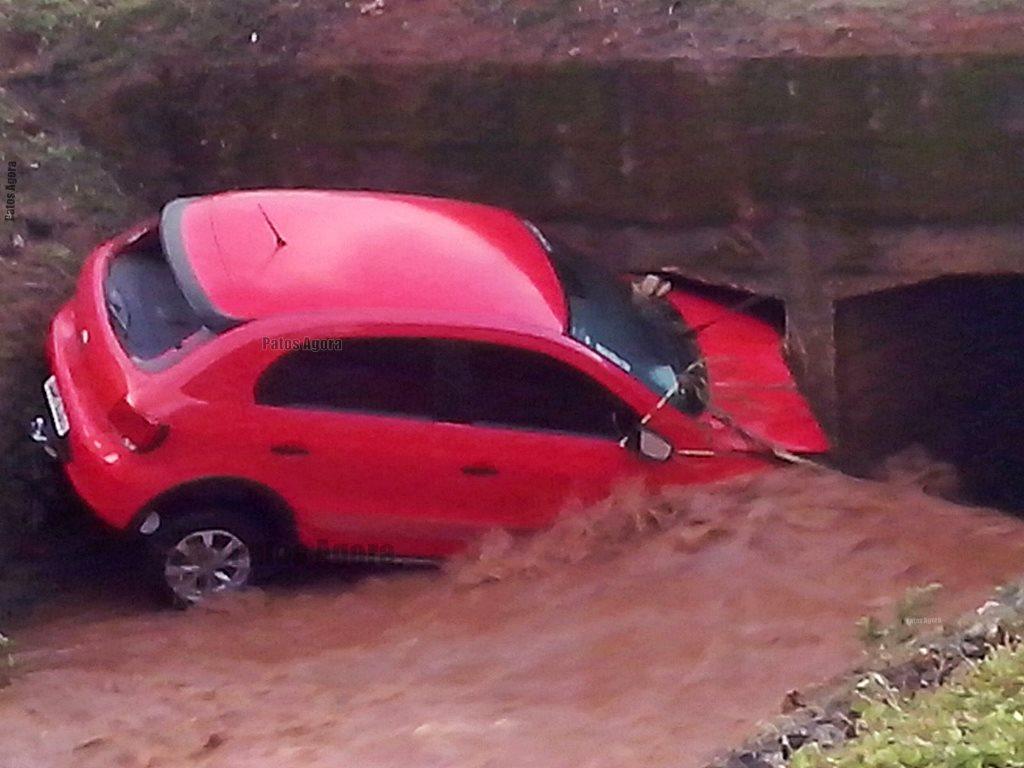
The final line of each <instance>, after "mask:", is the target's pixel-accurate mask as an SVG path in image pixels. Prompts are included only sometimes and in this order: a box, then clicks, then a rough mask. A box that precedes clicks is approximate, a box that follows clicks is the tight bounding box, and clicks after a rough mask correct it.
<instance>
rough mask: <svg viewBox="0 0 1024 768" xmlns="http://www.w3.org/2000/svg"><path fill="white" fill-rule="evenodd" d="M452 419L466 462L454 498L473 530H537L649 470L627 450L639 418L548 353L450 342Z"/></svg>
mask: <svg viewBox="0 0 1024 768" xmlns="http://www.w3.org/2000/svg"><path fill="white" fill-rule="evenodd" d="M441 371H442V379H443V381H444V383H445V385H446V386H447V387H448V388H449V390H450V391H451V392H453V393H454V394H453V395H452V396H451V399H450V401H449V403H448V404H447V406H446V411H445V418H447V420H448V421H450V422H453V423H455V424H456V426H455V427H454V428H452V429H451V430H450V431H449V432H448V435H447V439H446V442H447V444H448V446H449V447H450V449H451V450H452V451H453V452H454V453H455V454H457V455H458V456H459V462H460V470H459V471H460V481H461V482H460V485H459V490H458V492H457V494H455V496H456V497H457V498H458V500H459V502H460V508H461V514H462V516H463V519H464V520H465V521H466V523H467V528H473V529H476V530H477V531H482V530H486V529H488V528H494V527H501V528H506V529H512V530H529V529H536V528H541V527H544V526H547V525H549V524H550V523H551V522H552V521H553V520H554V519H555V518H556V516H557V515H558V513H559V512H560V511H561V510H563V509H565V508H566V507H567V505H571V504H573V503H580V504H588V503H592V502H594V501H597V500H599V499H601V498H603V497H606V496H607V495H608V494H610V493H611V492H612V491H613V490H614V489H615V488H616V486H620V485H627V484H629V483H631V482H636V481H638V480H639V479H640V478H641V477H642V476H643V473H644V469H645V467H644V464H643V462H642V460H641V459H640V458H639V457H638V456H637V454H636V453H635V452H633V451H631V450H629V449H626V448H624V447H622V446H621V445H620V441H621V438H622V437H624V436H625V435H626V434H628V433H629V432H630V431H631V430H633V429H635V426H636V423H637V418H638V417H637V415H636V414H635V413H634V412H633V411H632V410H631V409H630V408H629V407H628V406H626V405H625V404H624V403H623V402H622V401H621V400H620V399H619V398H617V397H616V396H615V395H613V394H612V393H610V392H609V391H608V390H606V389H605V388H604V387H603V386H602V385H600V384H599V383H598V382H596V381H594V380H593V379H591V378H590V377H589V376H587V375H586V374H584V373H582V372H581V371H579V370H577V369H575V368H574V367H572V366H570V365H568V364H566V363H564V362H562V361H560V360H557V359H555V358H553V357H550V356H548V355H545V354H542V353H539V352H535V351H531V350H527V349H522V348H518V347H513V346H505V345H499V344H488V343H480V342H470V341H453V342H450V343H449V344H447V345H446V346H445V348H444V350H443V352H442V357H441Z"/></svg>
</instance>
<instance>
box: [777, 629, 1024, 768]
mask: <svg viewBox="0 0 1024 768" xmlns="http://www.w3.org/2000/svg"><path fill="white" fill-rule="evenodd" d="M961 669H962V670H963V671H962V672H961V673H958V675H957V676H956V678H955V679H954V680H953V681H951V682H950V683H949V684H947V685H946V686H944V687H943V688H941V689H938V690H936V691H934V692H928V693H920V694H918V695H917V696H915V697H913V698H911V699H906V698H903V699H900V698H897V697H894V696H893V694H892V692H891V691H883V692H882V693H881V694H880V695H874V696H868V695H865V699H864V700H863V702H862V706H861V707H860V711H861V717H862V719H861V721H860V723H859V730H860V732H861V733H862V735H861V736H859V737H858V738H857V739H854V740H852V741H850V742H848V743H846V744H845V745H843V746H842V747H839V748H837V749H834V750H827V751H826V750H821V749H820V748H819V747H817V746H816V745H812V746H808V747H804V748H802V749H800V750H799V751H797V753H796V754H795V755H794V757H793V760H792V762H791V768H829V767H831V768H1020V766H1024V649H1021V648H1016V649H1012V648H1002V649H1000V650H998V651H997V652H995V653H994V654H992V656H990V657H989V658H988V659H986V660H985V661H983V662H981V663H979V664H977V666H974V667H973V668H972V667H968V666H966V665H965V666H964V667H962V668H961Z"/></svg>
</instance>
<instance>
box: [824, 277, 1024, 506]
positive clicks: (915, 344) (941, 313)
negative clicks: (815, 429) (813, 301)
mask: <svg viewBox="0 0 1024 768" xmlns="http://www.w3.org/2000/svg"><path fill="white" fill-rule="evenodd" d="M1022 309H1024V278H1020V277H973V276H971V277H947V278H941V279H938V280H934V281H930V282H927V283H923V284H919V285H915V286H910V287H906V288H898V289H892V290H886V291H881V292H879V293H874V294H870V295H866V296H859V297H856V298H851V299H846V300H843V301H840V302H839V303H838V305H837V307H836V355H837V358H836V366H837V371H836V373H837V380H838V395H839V411H840V440H841V444H842V452H843V454H844V455H845V456H846V457H848V459H849V463H850V465H851V468H853V469H854V470H855V471H857V470H860V471H864V470H866V469H867V468H868V467H869V466H870V465H871V464H873V463H876V462H877V461H878V460H879V459H881V458H883V457H885V456H888V455H891V454H893V453H895V452H897V451H898V450H900V449H901V448H904V447H906V446H909V445H912V444H919V445H922V446H923V447H925V448H926V449H928V451H929V452H930V453H931V454H932V455H934V456H935V457H937V458H940V459H943V460H947V461H950V462H952V463H954V464H955V465H956V466H957V468H958V469H959V470H960V474H961V478H962V483H963V487H962V493H963V495H964V497H965V499H966V500H969V501H972V502H975V503H980V504H988V505H994V506H999V507H1004V508H1007V509H1013V510H1016V511H1019V512H1024V311H1022Z"/></svg>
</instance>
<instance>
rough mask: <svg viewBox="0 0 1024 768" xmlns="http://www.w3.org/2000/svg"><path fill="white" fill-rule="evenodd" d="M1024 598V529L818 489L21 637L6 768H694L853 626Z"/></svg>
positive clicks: (833, 482) (9, 699)
mask: <svg viewBox="0 0 1024 768" xmlns="http://www.w3.org/2000/svg"><path fill="white" fill-rule="evenodd" d="M1021 572H1024V523H1022V522H1021V521H1019V520H1017V519H1015V518H1011V517H1007V516H1003V515H1000V514H998V513H995V512H989V511H984V510H978V509H968V508H965V507H960V506H957V505H954V504H951V503H948V502H943V501H940V500H937V499H935V498H932V497H929V496H926V495H924V494H922V493H921V492H920V491H919V490H918V489H917V488H916V487H912V486H911V485H908V484H899V483H887V484H877V483H869V482H864V481H857V480H852V479H849V478H846V477H841V476H838V475H834V474H830V473H819V472H816V471H811V470H806V469H786V470H779V471H775V472H772V473H770V474H767V475H763V476H761V477H758V478H754V479H744V480H740V481H733V482H730V483H727V484H724V485H720V486H715V487H710V488H702V489H690V490H686V491H680V492H677V493H673V494H671V495H670V497H669V498H667V499H662V500H653V501H652V500H641V499H639V498H637V497H633V496H631V495H630V494H629V493H624V494H623V495H622V498H620V499H619V500H618V501H617V502H615V503H614V504H609V505H607V506H605V507H602V508H599V509H595V510H590V511H588V512H586V513H581V514H576V515H574V516H571V517H568V518H566V519H565V520H564V521H563V522H562V523H560V524H559V525H557V526H556V527H555V528H554V529H552V530H551V531H549V532H547V533H544V534H541V535H538V536H535V537H533V538H531V539H527V540H519V541H513V540H511V539H509V538H507V537H505V536H503V535H497V534H495V535H493V536H492V537H491V538H490V539H488V540H487V541H485V542H483V543H482V544H481V546H480V548H479V551H476V552H474V553H473V554H471V555H467V556H466V557H465V558H463V559H461V560H459V561H458V562H453V563H451V564H450V565H449V567H447V568H446V569H445V570H443V571H426V572H415V573H398V574H395V573H388V574H380V575H373V576H370V577H365V578H362V579H360V580H358V581H356V582H354V583H346V582H344V581H343V580H341V579H330V578H328V579H325V580H316V581H314V582H313V583H311V584H308V583H304V584H302V585H299V586H296V585H295V584H286V585H278V586H274V587H270V588H268V589H267V590H266V591H264V592H251V593H248V594H246V595H243V596H240V597H239V598H237V599H229V600H225V601H222V602H219V603H217V604H215V605H214V606H213V607H212V608H209V609H202V610H192V611H188V612H184V613H181V612H174V611H155V610H152V609H151V608H147V607H145V606H140V607H139V608H138V609H137V610H136V611H135V612H134V613H132V614H130V615H124V614H123V612H122V614H121V615H115V612H110V613H108V614H104V612H103V610H102V606H101V607H100V609H98V610H97V607H96V606H90V607H89V610H88V611H86V610H85V609H81V608H72V607H68V608H67V609H66V611H65V614H64V615H61V614H60V613H59V612H58V614H57V615H55V616H52V617H50V618H47V619H46V620H45V621H43V622H41V623H39V624H37V625H36V626H34V627H31V628H28V629H26V630H23V631H22V633H20V636H19V638H18V640H19V650H20V653H21V659H22V666H23V669H22V672H21V673H20V674H19V676H18V677H17V678H16V680H15V682H14V684H13V685H12V686H10V687H8V688H7V689H4V690H2V691H0V765H3V766H4V768H39V767H40V766H76V767H79V768H88V767H89V766H96V767H97V768H99V767H102V768H111V767H112V766H131V767H134V766H150V767H153V768H155V767H156V766H180V765H207V764H208V765H216V766H218V768H229V767H231V766H247V767H250V768H251V767H252V766H273V767H274V768H289V767H290V766H325V767H329V768H336V767H337V766H339V765H352V766H360V768H375V767H376V766H388V767H389V768H390V767H392V766H404V765H409V766H417V767H428V766H459V768H471V767H473V766H510V767H512V766H515V767H516V768H519V767H520V766H524V765H528V766H537V767H538V768H545V767H547V766H566V768H569V767H571V768H582V767H583V766H594V767H595V768H597V767H599V766H609V767H611V766H615V768H621V766H625V765H630V766H635V765H645V766H646V765H650V766H661V765H665V766H668V765H671V766H684V767H685V766H698V765H700V764H701V763H702V761H704V760H706V759H707V758H708V757H709V756H710V755H711V754H713V753H715V752H717V751H718V750H719V749H720V748H722V747H727V746H730V745H734V744H735V743H737V742H738V741H739V740H741V739H742V738H743V737H744V736H745V735H747V734H748V733H750V731H751V730H752V729H753V728H754V727H755V726H756V724H757V722H758V721H759V720H762V719H764V718H768V717H771V716H773V715H775V714H777V713H778V712H779V706H780V703H781V701H782V699H783V697H784V695H785V693H786V691H787V690H789V689H791V688H802V687H806V686H810V685H813V684H814V683H816V682H819V681H823V680H825V679H827V678H829V677H831V676H834V675H836V674H838V673H841V672H843V671H844V670H846V669H847V668H849V667H850V666H852V665H853V664H855V663H856V662H857V661H858V660H859V659H860V657H861V653H862V647H861V644H860V641H859V640H858V638H857V633H856V629H855V622H856V620H857V619H858V618H859V617H861V616H863V615H865V614H868V613H874V614H877V615H879V616H884V615H885V614H886V611H887V609H891V608H892V606H893V605H894V603H895V602H896V601H897V600H899V598H900V597H902V596H903V594H904V593H905V590H906V589H907V588H909V587H912V586H920V585H924V584H927V583H929V582H935V581H938V582H941V583H942V584H943V585H944V586H945V589H944V590H942V591H941V592H940V594H939V599H938V602H937V604H936V606H935V608H934V609H933V610H932V613H933V614H934V615H932V616H925V617H923V618H925V619H929V620H931V619H934V620H938V619H940V618H950V617H953V616H956V615H957V614H960V613H962V612H963V611H966V610H969V609H971V608H972V607H974V606H975V605H977V604H978V603H979V602H980V601H982V600H984V598H985V596H986V594H987V593H989V592H990V591H991V589H992V588H993V587H994V586H996V585H997V584H999V583H1001V582H1004V581H1007V580H1009V579H1011V578H1014V577H1016V576H1017V575H1019V573H1021Z"/></svg>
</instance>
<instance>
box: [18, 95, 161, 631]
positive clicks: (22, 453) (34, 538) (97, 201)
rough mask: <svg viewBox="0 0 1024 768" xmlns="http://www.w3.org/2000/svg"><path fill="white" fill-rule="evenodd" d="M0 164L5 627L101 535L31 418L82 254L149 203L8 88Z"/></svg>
mask: <svg viewBox="0 0 1024 768" xmlns="http://www.w3.org/2000/svg"><path fill="white" fill-rule="evenodd" d="M0 169H3V174H4V180H5V186H7V185H8V184H10V185H11V186H13V187H14V189H13V190H5V194H6V193H7V192H10V193H11V194H12V195H13V218H12V219H11V220H7V219H6V218H5V219H4V220H2V221H0V306H2V307H3V312H2V313H0V402H2V403H3V412H2V418H0V629H6V628H8V626H9V620H10V619H11V618H12V617H13V615H15V614H22V613H24V612H25V610H27V609H28V608H29V606H30V605H31V604H32V603H33V602H35V601H36V600H37V599H38V598H39V596H40V593H41V592H45V591H46V590H47V589H48V588H49V584H48V580H47V579H46V577H45V573H46V572H47V570H48V568H49V566H50V565H51V564H54V563H57V564H59V563H61V562H64V561H66V560H67V556H68V555H69V553H74V552H77V551H79V550H80V549H81V548H82V547H83V546H86V547H87V548H88V546H90V544H91V543H94V542H97V541H99V540H100V539H99V538H98V537H97V536H96V533H95V532H94V530H93V528H94V527H93V526H90V525H88V524H87V523H85V522H84V521H85V517H84V516H83V515H75V514H73V513H69V511H68V504H69V500H68V496H67V495H66V494H65V493H64V492H63V489H62V487H60V486H59V484H57V483H54V482H53V476H52V475H51V474H50V473H48V472H45V471H42V469H41V467H39V465H38V464H37V462H36V460H37V459H38V458H39V455H38V454H39V452H38V450H37V447H36V446H34V445H32V444H31V443H30V442H29V441H28V439H27V432H26V425H27V424H28V421H29V418H30V417H32V416H34V415H36V414H37V413H38V409H39V408H40V407H41V404H42V401H41V399H40V398H41V393H42V390H41V386H42V384H41V383H42V381H43V379H44V378H45V377H46V375H47V374H46V367H45V363H44V360H43V338H44V332H45V328H46V326H47V324H48V323H49V321H50V318H51V317H52V315H53V313H54V312H55V311H56V309H57V307H58V306H59V305H60V303H61V302H63V301H65V300H66V299H67V298H68V296H69V295H70V292H71V288H72V285H73V284H74V280H75V278H76V276H77V273H78V268H79V265H80V264H81V260H82V258H83V256H84V255H85V254H86V253H87V252H88V251H89V249H91V248H92V247H93V246H94V245H95V244H96V243H97V242H98V241H99V240H101V239H103V238H105V237H107V236H109V235H111V234H113V233H114V232H115V231H117V230H118V229H119V228H120V227H123V226H125V225H127V224H128V223H129V222H130V221H131V220H133V219H134V218H135V217H137V216H141V211H142V210H143V209H142V208H141V207H140V206H138V205H137V203H136V202H135V201H134V200H132V199H131V198H130V197H128V196H127V195H125V194H124V192H123V191H122V190H121V188H120V187H119V186H118V184H117V182H116V181H114V179H113V177H112V176H111V175H110V174H109V173H107V171H106V170H105V168H104V166H103V163H102V161H101V159H100V157H99V155H98V154H97V153H96V152H95V151H92V150H89V149H86V148H85V147H83V146H82V144H81V143H80V142H79V141H78V140H77V137H76V136H75V135H74V134H73V133H71V132H70V131H68V130H66V129H64V128H59V127H56V126H54V125H52V124H49V123H47V122H46V121H45V120H44V119H43V118H41V117H40V115H39V114H38V112H37V111H36V110H35V109H34V108H32V107H31V106H29V105H28V104H27V103H26V102H25V100H24V99H22V98H19V97H17V96H16V95H15V94H13V93H11V92H10V91H9V90H6V89H4V88H0ZM8 174H12V176H10V177H9V176H8ZM11 179H13V182H12V181H11ZM86 542H90V544H86ZM97 551H98V552H99V551H103V548H102V547H100V548H99V549H98V550H97Z"/></svg>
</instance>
